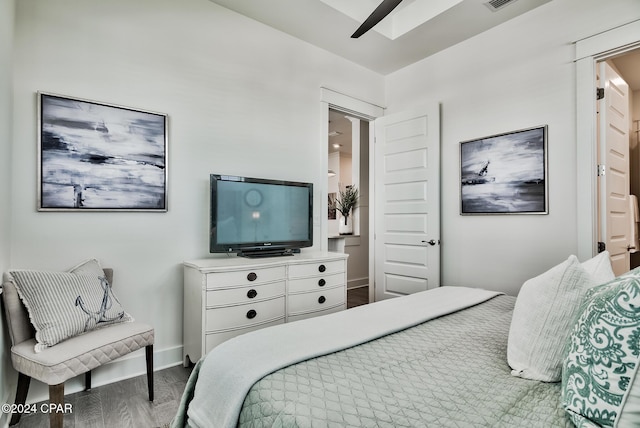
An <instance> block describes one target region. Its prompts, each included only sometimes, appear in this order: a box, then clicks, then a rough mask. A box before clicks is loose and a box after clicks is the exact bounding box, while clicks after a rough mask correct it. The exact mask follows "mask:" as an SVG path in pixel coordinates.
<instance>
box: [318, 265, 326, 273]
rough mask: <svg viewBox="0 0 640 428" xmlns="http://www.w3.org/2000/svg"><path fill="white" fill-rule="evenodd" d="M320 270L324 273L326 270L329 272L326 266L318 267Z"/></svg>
mask: <svg viewBox="0 0 640 428" xmlns="http://www.w3.org/2000/svg"><path fill="white" fill-rule="evenodd" d="M318 270H319V271H320V272H324V271H325V270H327V267H326V266H325V265H320V266H318Z"/></svg>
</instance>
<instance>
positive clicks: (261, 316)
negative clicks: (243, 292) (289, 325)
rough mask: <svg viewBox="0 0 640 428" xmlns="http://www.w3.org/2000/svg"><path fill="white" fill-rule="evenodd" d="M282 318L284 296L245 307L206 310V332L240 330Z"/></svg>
mask: <svg viewBox="0 0 640 428" xmlns="http://www.w3.org/2000/svg"><path fill="white" fill-rule="evenodd" d="M282 316H284V296H283V297H278V298H276V299H271V300H265V301H262V302H255V303H249V304H246V305H238V306H227V307H223V308H214V309H207V311H206V314H205V317H206V321H205V326H206V331H207V332H213V331H217V330H226V329H229V328H240V327H245V326H250V325H254V324H260V323H264V322H266V321H270V320H272V319H274V318H278V317H282Z"/></svg>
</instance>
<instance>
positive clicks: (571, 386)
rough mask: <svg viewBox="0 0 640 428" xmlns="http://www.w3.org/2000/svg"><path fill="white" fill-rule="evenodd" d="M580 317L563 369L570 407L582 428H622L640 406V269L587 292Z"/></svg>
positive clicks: (565, 401) (565, 402)
mask: <svg viewBox="0 0 640 428" xmlns="http://www.w3.org/2000/svg"><path fill="white" fill-rule="evenodd" d="M579 313H580V315H579V317H578V319H577V322H576V324H575V325H574V327H573V330H572V333H571V336H570V338H569V343H568V354H567V357H566V359H565V361H564V365H563V371H562V400H563V405H564V408H565V409H566V411H567V413H568V414H569V416H570V417H571V419H572V420H573V422H574V423H575V424H576V426H578V427H592V426H602V427H613V426H618V423H619V422H620V420H621V419H625V420H628V419H629V418H628V417H625V416H628V412H631V411H633V412H635V410H634V409H637V408H638V403H637V402H636V401H637V400H638V396H637V394H635V393H633V392H632V393H631V394H630V391H632V390H634V391H637V390H638V388H640V380H639V379H638V377H639V376H638V363H639V360H640V268H637V269H634V270H632V271H631V272H628V273H626V274H624V275H621V276H619V277H618V278H616V279H614V280H613V281H611V282H609V283H606V284H603V285H600V286H597V287H594V288H592V289H590V290H589V291H587V294H586V296H585V298H584V301H583V302H582V305H581V310H580V312H579ZM625 412H627V415H625ZM614 424H615V425H614ZM624 425H626V423H625V424H624ZM620 426H622V425H620Z"/></svg>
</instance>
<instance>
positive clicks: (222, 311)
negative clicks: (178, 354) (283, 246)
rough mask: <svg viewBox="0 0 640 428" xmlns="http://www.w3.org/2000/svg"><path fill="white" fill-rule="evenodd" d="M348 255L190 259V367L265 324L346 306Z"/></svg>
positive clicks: (186, 272)
mask: <svg viewBox="0 0 640 428" xmlns="http://www.w3.org/2000/svg"><path fill="white" fill-rule="evenodd" d="M347 257H348V255H347V254H342V253H330V252H302V253H300V254H295V255H293V256H286V257H270V258H258V259H248V258H244V257H237V256H232V257H225V258H209V259H201V260H192V261H187V262H184V324H183V329H184V331H183V339H184V350H183V357H184V365H185V366H187V365H189V363H190V362H196V361H198V360H199V359H200V358H201V357H202V356H203V355H204V354H206V353H207V352H208V351H210V350H211V349H212V348H213V347H215V346H216V345H219V344H220V343H222V342H224V341H225V340H227V339H230V338H232V337H234V336H237V335H239V334H242V333H246V332H249V331H252V330H257V329H259V328H264V327H268V326H272V325H276V324H282V323H284V322H291V321H296V320H300V319H304V318H310V317H315V316H318V315H324V314H328V313H331V312H337V311H341V310H344V309H346V306H347V287H346V284H347Z"/></svg>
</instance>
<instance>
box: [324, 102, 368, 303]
mask: <svg viewBox="0 0 640 428" xmlns="http://www.w3.org/2000/svg"><path fill="white" fill-rule="evenodd" d="M328 136H329V138H328V142H327V143H328V144H327V152H328V171H327V180H328V186H327V193H328V201H327V205H328V212H327V225H328V239H329V243H328V248H329V250H331V251H339V252H345V253H347V254H349V259H348V262H347V263H348V264H347V301H348V306H349V307H353V306H358V305H360V304H364V303H368V301H369V298H368V296H369V283H370V281H369V121H368V120H366V119H363V118H359V117H357V116H355V115H352V114H348V113H345V112H341V111H339V110H336V109H333V108H330V109H329V134H328ZM347 188H351V189H357V190H358V202H357V205H356V206H355V208H354V209H353V211H352V213H351V215H350V216H349V217H351V218H350V219H349V221H350V222H351V229H352V232H351V233H350V234H349V233H348V234H341V228H340V223H341V222H343V223H344V217H343V216H342V214H341V213H340V211H339V210H338V209H337V207H336V200H337V199H338V198H339V197H340V193H341V192H344V191H345V190H346V189H347ZM345 232H346V231H345V230H344V228H342V233H345Z"/></svg>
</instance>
